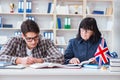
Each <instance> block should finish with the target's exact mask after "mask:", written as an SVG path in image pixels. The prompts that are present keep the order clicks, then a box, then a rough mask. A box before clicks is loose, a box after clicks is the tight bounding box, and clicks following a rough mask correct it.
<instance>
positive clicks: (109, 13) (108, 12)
mask: <svg viewBox="0 0 120 80" xmlns="http://www.w3.org/2000/svg"><path fill="white" fill-rule="evenodd" d="M112 13H113V8H112V7H108V8H106V15H112Z"/></svg>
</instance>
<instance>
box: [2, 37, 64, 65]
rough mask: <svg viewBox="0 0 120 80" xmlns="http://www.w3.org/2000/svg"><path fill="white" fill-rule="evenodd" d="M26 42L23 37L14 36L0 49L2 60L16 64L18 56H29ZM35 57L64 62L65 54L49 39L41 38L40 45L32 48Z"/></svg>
mask: <svg viewBox="0 0 120 80" xmlns="http://www.w3.org/2000/svg"><path fill="white" fill-rule="evenodd" d="M27 56H28V55H27V52H26V42H25V41H24V40H23V38H21V37H13V38H11V39H9V40H8V42H7V43H6V44H5V45H4V46H3V47H2V49H1V50H0V61H6V62H11V63H13V64H15V60H16V58H17V57H27ZM32 56H33V57H34V58H42V59H43V60H44V61H45V62H53V63H61V64H62V63H64V56H63V55H62V54H61V53H60V52H59V51H58V49H57V47H56V46H55V45H54V44H53V42H52V41H50V40H49V39H43V38H42V37H40V38H39V42H38V45H37V46H36V47H35V48H34V49H33V50H32Z"/></svg>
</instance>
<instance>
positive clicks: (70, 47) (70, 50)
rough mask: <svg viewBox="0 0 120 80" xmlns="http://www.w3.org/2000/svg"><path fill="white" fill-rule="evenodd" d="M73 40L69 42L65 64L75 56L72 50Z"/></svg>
mask: <svg viewBox="0 0 120 80" xmlns="http://www.w3.org/2000/svg"><path fill="white" fill-rule="evenodd" d="M72 49H73V48H72V41H71V40H70V41H69V44H68V46H67V49H66V50H65V54H64V58H65V62H64V63H65V64H68V63H69V61H70V59H71V58H73V57H74V53H73V50H72Z"/></svg>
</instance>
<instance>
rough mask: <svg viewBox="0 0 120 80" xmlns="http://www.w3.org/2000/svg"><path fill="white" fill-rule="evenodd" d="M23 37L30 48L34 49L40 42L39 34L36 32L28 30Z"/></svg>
mask: <svg viewBox="0 0 120 80" xmlns="http://www.w3.org/2000/svg"><path fill="white" fill-rule="evenodd" d="M23 39H24V40H25V42H26V43H27V47H28V48H29V49H33V48H35V47H36V46H37V44H38V41H39V40H38V39H39V34H36V33H34V32H27V33H26V34H25V35H23Z"/></svg>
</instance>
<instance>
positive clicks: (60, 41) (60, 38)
mask: <svg viewBox="0 0 120 80" xmlns="http://www.w3.org/2000/svg"><path fill="white" fill-rule="evenodd" d="M56 41H57V44H66V42H65V38H64V37H63V36H57V37H56Z"/></svg>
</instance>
